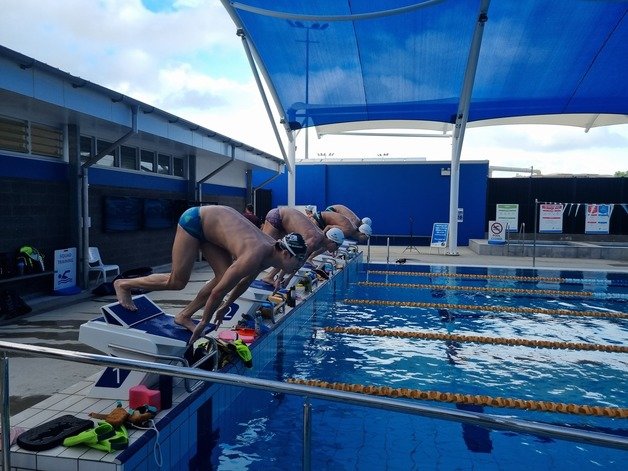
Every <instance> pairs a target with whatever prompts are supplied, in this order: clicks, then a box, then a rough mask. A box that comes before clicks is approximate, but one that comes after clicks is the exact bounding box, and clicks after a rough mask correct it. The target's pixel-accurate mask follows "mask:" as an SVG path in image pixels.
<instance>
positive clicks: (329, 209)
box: [325, 206, 338, 213]
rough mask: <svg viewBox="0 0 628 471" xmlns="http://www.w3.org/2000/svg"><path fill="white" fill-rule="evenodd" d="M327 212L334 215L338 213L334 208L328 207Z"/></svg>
mask: <svg viewBox="0 0 628 471" xmlns="http://www.w3.org/2000/svg"><path fill="white" fill-rule="evenodd" d="M325 211H331V212H332V213H337V212H338V211H336V209H335V208H334V207H333V206H327V209H325Z"/></svg>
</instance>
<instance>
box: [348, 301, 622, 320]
mask: <svg viewBox="0 0 628 471" xmlns="http://www.w3.org/2000/svg"><path fill="white" fill-rule="evenodd" d="M343 303H345V304H370V305H376V306H397V307H428V308H436V309H466V310H472V311H491V312H515V313H527V314H548V315H564V316H581V317H600V318H610V319H628V314H626V313H623V312H601V311H571V310H569V309H545V308H542V307H534V308H533V307H515V306H483V305H474V304H446V303H423V302H418V301H387V300H382V299H345V300H344V301H343Z"/></svg>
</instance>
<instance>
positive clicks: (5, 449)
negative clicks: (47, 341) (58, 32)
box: [0, 352, 11, 469]
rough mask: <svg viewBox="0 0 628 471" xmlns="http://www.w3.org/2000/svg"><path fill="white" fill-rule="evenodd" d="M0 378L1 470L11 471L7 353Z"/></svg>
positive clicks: (0, 371)
mask: <svg viewBox="0 0 628 471" xmlns="http://www.w3.org/2000/svg"><path fill="white" fill-rule="evenodd" d="M0 378H2V386H1V387H0V394H2V427H1V428H0V431H1V432H2V469H11V420H10V419H11V414H10V412H9V358H8V357H7V353H6V352H3V353H2V362H0Z"/></svg>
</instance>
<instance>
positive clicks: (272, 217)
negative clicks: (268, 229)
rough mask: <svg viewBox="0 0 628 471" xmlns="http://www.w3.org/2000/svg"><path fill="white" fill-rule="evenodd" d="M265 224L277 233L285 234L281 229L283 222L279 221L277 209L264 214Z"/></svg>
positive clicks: (279, 215) (282, 228) (279, 216)
mask: <svg viewBox="0 0 628 471" xmlns="http://www.w3.org/2000/svg"><path fill="white" fill-rule="evenodd" d="M266 222H268V223H270V225H271V226H273V227H274V228H275V229H277V230H278V231H279V232H286V230H285V229H284V227H283V222H282V221H281V214H280V213H279V208H273V209H271V210H270V211H268V213H267V214H266Z"/></svg>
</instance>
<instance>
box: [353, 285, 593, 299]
mask: <svg viewBox="0 0 628 471" xmlns="http://www.w3.org/2000/svg"><path fill="white" fill-rule="evenodd" d="M357 284H358V285H359V286H379V287H384V288H387V287H391V288H392V287H394V288H413V289H442V290H450V291H451V290H453V291H488V292H501V293H516V294H537V295H544V296H570V297H573V296H580V297H591V296H593V293H592V292H591V291H559V290H556V289H521V288H499V287H489V286H479V287H478V286H452V285H432V284H419V283H384V282H376V281H360V282H358V283H357Z"/></svg>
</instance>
